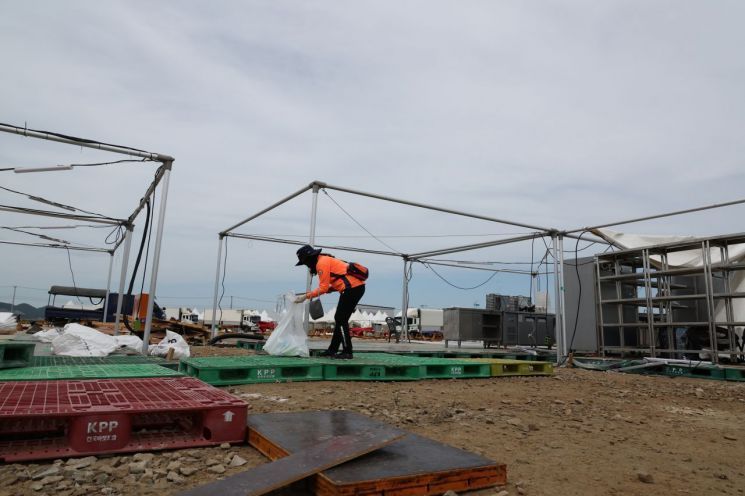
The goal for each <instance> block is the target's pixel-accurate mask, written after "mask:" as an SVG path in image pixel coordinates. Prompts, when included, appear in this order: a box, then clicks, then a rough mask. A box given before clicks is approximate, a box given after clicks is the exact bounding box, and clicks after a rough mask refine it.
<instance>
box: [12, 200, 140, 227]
mask: <svg viewBox="0 0 745 496" xmlns="http://www.w3.org/2000/svg"><path fill="white" fill-rule="evenodd" d="M0 211H1V212H12V213H15V214H27V215H39V216H41V217H51V218H55V219H68V220H79V221H81V222H94V223H96V224H107V225H109V226H118V225H124V224H126V223H127V221H126V220H125V219H114V218H110V219H109V218H104V217H96V216H94V215H77V214H66V213H64V212H54V211H51V210H39V209H35V208H21V207H13V206H11V205H0Z"/></svg>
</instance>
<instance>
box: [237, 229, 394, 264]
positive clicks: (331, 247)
mask: <svg viewBox="0 0 745 496" xmlns="http://www.w3.org/2000/svg"><path fill="white" fill-rule="evenodd" d="M224 237H226V238H227V237H230V238H239V239H250V240H253V241H266V242H267V243H282V244H286V245H295V246H302V245H304V244H307V243H306V242H305V241H297V240H294V239H283V238H271V237H268V236H258V235H253V234H238V233H229V234H225V235H224ZM315 246H316V247H317V248H325V249H327V250H336V251H352V252H357V253H369V254H371V255H386V256H391V257H399V258H400V257H401V254H400V253H393V252H390V251H380V250H368V249H366V248H355V247H353V246H334V245H315Z"/></svg>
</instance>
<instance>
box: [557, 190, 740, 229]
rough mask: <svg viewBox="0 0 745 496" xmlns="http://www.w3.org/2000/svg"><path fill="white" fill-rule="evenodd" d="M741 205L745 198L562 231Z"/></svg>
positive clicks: (631, 222)
mask: <svg viewBox="0 0 745 496" xmlns="http://www.w3.org/2000/svg"><path fill="white" fill-rule="evenodd" d="M741 203H745V198H743V199H741V200H733V201H730V202H724V203H715V204H713V205H706V206H703V207H695V208H687V209H685V210H677V211H675V212H668V213H664V214H658V215H649V216H647V217H638V218H636V219H629V220H623V221H618V222H611V223H608V224H600V225H598V226H592V227H580V228H578V229H571V230H567V231H562V234H565V235H566V234H571V233H577V232H580V231H592V230H593V229H601V228H603V227H613V226H620V225H623V224H633V223H635V222H642V221H645V220H653V219H662V218H664V217H672V216H675V215H682V214H690V213H693V212H700V211H702V210H711V209H713V208H722V207H729V206H732V205H739V204H741Z"/></svg>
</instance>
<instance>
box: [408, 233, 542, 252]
mask: <svg viewBox="0 0 745 496" xmlns="http://www.w3.org/2000/svg"><path fill="white" fill-rule="evenodd" d="M550 234H551V233H549V232H545V233H540V232H536V233H532V234H525V235H521V236H516V237H514V238H507V239H499V240H495V241H485V242H483V243H475V244H470V245H462V246H455V247H452V248H445V249H442V250H433V251H427V252H421V253H412V254H411V255H409V256H410V257H411V258H427V257H438V256H440V255H449V254H451V253H461V252H464V251H470V250H479V249H481V248H490V247H492V246H499V245H508V244H511V243H519V242H520V241H528V240H531V239H535V238H538V237H542V236H546V235H550Z"/></svg>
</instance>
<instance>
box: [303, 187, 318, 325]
mask: <svg viewBox="0 0 745 496" xmlns="http://www.w3.org/2000/svg"><path fill="white" fill-rule="evenodd" d="M319 189H321V187H320V186H319V185H318V184H315V183H313V204H312V206H311V209H310V235H309V236H308V244H309V245H311V246H313V245H314V244H315V242H316V215H317V213H318V190H319ZM312 283H313V274H311V273H310V270H309V271H308V277H307V279H306V281H305V292H306V293H307V292H309V291H310V290H311V285H312ZM303 325H304V327H305V332H306V333H307V332H308V331H309V330H310V305H305V311H304V314H303Z"/></svg>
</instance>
